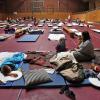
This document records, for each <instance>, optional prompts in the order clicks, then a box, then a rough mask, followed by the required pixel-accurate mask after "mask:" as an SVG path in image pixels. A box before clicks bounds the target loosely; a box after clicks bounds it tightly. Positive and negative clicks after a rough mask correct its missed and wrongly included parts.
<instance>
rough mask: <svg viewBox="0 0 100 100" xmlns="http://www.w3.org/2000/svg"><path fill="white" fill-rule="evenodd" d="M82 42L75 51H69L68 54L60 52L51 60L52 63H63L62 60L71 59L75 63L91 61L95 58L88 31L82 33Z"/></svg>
mask: <svg viewBox="0 0 100 100" xmlns="http://www.w3.org/2000/svg"><path fill="white" fill-rule="evenodd" d="M81 41H82V42H81V43H79V46H78V48H76V49H74V50H69V51H67V52H60V53H57V54H56V55H55V56H53V57H52V58H51V59H50V62H51V63H53V62H56V61H61V60H62V59H64V60H66V59H70V60H72V61H73V62H74V63H77V62H80V61H90V60H92V59H93V58H94V48H93V45H92V42H91V39H90V36H89V33H88V32H87V31H84V32H83V33H82V40H81Z"/></svg>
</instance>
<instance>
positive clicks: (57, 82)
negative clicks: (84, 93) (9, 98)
mask: <svg viewBox="0 0 100 100" xmlns="http://www.w3.org/2000/svg"><path fill="white" fill-rule="evenodd" d="M21 68H22V70H23V71H28V70H29V64H27V63H25V64H24V63H23V64H22V67H21ZM49 75H50V77H51V79H52V82H48V83H42V84H39V85H31V87H33V88H34V87H35V88H39V87H44V88H51V87H55V88H56V87H61V86H64V85H65V81H64V79H63V77H62V76H61V75H59V74H57V73H56V72H55V73H53V74H50V73H49ZM66 82H67V81H66ZM67 83H68V82H67ZM68 85H69V86H76V85H74V84H70V83H68ZM84 85H90V82H89V80H88V79H85V80H84V81H83V82H82V83H81V84H78V85H77V86H84ZM2 87H5V88H6V87H17V88H22V87H24V88H26V86H25V81H24V78H23V77H22V78H20V79H19V80H17V81H14V82H7V84H0V88H2Z"/></svg>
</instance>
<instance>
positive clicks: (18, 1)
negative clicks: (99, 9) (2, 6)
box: [6, 0, 88, 12]
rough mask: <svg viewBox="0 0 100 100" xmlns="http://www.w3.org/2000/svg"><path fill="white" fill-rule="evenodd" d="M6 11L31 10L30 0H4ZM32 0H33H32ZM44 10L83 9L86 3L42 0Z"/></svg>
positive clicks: (77, 0)
mask: <svg viewBox="0 0 100 100" xmlns="http://www.w3.org/2000/svg"><path fill="white" fill-rule="evenodd" d="M6 1H7V2H6V4H7V5H6V12H15V11H17V12H32V0H6ZM33 1H34V0H33ZM43 8H44V11H51V12H53V11H55V12H56V11H72V12H76V11H83V10H87V8H88V5H87V4H86V3H84V2H82V1H81V0H44V7H43Z"/></svg>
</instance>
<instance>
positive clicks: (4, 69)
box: [1, 64, 15, 76]
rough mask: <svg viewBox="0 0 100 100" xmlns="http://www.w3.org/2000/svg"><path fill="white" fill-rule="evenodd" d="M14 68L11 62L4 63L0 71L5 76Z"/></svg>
mask: <svg viewBox="0 0 100 100" xmlns="http://www.w3.org/2000/svg"><path fill="white" fill-rule="evenodd" d="M14 68H15V66H14V65H12V64H5V65H3V66H2V67H1V73H3V74H4V75H5V76H7V75H9V74H10V72H11V71H13V70H14Z"/></svg>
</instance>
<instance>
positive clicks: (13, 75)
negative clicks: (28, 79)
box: [8, 74, 18, 77]
mask: <svg viewBox="0 0 100 100" xmlns="http://www.w3.org/2000/svg"><path fill="white" fill-rule="evenodd" d="M8 76H11V77H18V75H17V74H8Z"/></svg>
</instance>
